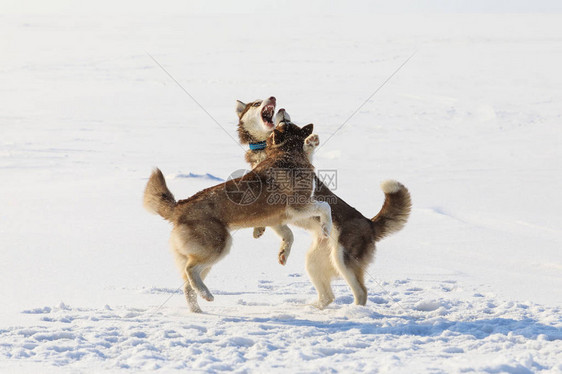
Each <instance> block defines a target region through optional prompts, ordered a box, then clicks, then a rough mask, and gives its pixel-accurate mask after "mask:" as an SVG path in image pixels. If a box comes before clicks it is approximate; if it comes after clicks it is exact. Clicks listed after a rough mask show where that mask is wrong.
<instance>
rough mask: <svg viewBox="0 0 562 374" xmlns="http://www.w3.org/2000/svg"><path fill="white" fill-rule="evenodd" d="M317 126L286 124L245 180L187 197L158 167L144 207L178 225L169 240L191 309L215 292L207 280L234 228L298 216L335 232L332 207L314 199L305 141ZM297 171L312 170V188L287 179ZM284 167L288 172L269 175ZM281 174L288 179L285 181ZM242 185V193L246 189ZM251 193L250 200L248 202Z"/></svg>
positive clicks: (269, 141)
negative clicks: (275, 196) (280, 198)
mask: <svg viewBox="0 0 562 374" xmlns="http://www.w3.org/2000/svg"><path fill="white" fill-rule="evenodd" d="M312 129H313V125H312V124H310V125H307V126H305V127H303V128H302V129H301V128H300V127H298V126H296V125H294V124H289V123H287V124H282V125H281V126H278V127H277V128H275V129H273V132H272V134H271V135H270V136H269V137H268V138H267V148H266V158H265V160H264V161H263V162H261V163H260V164H259V165H258V166H256V167H255V168H254V169H253V170H252V171H251V172H250V173H248V174H246V175H244V176H243V177H241V178H237V179H232V180H229V181H227V182H225V183H222V184H219V185H216V186H214V187H211V188H207V189H205V190H203V191H200V192H198V193H197V194H195V195H193V196H191V197H190V198H188V199H186V200H180V201H176V200H175V198H174V195H173V194H172V193H171V192H170V190H169V189H168V187H167V186H166V181H165V179H164V176H163V175H162V172H161V171H160V170H158V169H156V170H154V172H153V173H152V175H151V176H150V179H149V181H148V184H147V185H146V189H145V192H144V206H145V207H146V208H147V209H148V210H149V211H150V212H152V213H155V214H159V215H160V216H162V217H163V218H164V219H166V220H168V221H170V222H171V223H172V224H173V226H174V227H173V229H172V234H171V238H170V244H171V246H172V251H173V253H174V256H175V260H176V264H177V265H178V267H179V268H180V270H181V272H182V276H183V279H184V280H185V281H186V283H185V286H184V294H185V297H186V299H187V303H188V305H189V308H190V309H191V311H192V312H201V308H200V307H199V304H198V303H197V295H199V296H201V297H202V298H203V299H205V300H207V301H212V300H213V295H212V294H211V292H210V291H209V289H208V288H207V286H206V285H205V284H204V283H203V280H204V279H205V276H206V275H207V274H208V273H209V270H210V269H211V267H212V266H213V265H214V264H215V263H216V262H217V261H219V260H220V259H222V258H223V257H224V256H225V255H226V254H227V253H228V252H229V250H230V245H231V241H232V237H231V235H230V231H231V230H234V229H239V228H244V227H255V226H276V225H281V224H286V223H289V222H293V221H295V220H299V219H309V218H310V219H312V218H313V217H315V218H317V219H318V224H317V225H318V226H319V227H321V228H320V229H319V230H320V231H321V232H322V234H320V235H321V236H324V237H327V236H328V235H329V233H330V232H331V227H332V219H331V214H330V206H329V205H328V204H326V203H324V202H317V201H314V200H313V199H311V197H312V193H313V188H312V178H313V176H314V168H313V166H312V164H311V163H310V162H309V161H308V158H307V157H306V155H305V153H304V150H303V145H304V140H305V138H307V137H308V136H309V135H310V134H311V133H312ZM293 169H305V170H309V171H310V173H309V178H310V179H311V180H310V183H309V184H308V185H310V188H309V189H308V190H307V189H305V188H302V185H300V186H301V188H298V189H296V188H294V184H293V183H289V184H288V183H285V181H286V179H285V178H292V176H293V173H291V171H292V170H293ZM271 170H277V171H279V170H281V171H284V172H285V174H286V175H284V176H281V177H279V176H278V174H273V175H272V173H270V171H271ZM276 178H283V180H282V181H281V182H280V181H279V180H278V179H276ZM264 183H267V185H268V186H270V187H271V186H273V187H274V188H272V190H273V191H275V192H276V193H279V194H282V195H283V196H286V197H287V200H286V201H277V202H271V200H269V199H268V197H269V195H270V194H271V192H269V191H270V189H269V188H268V189H265V188H263V189H262V185H263V184H264ZM241 189H242V190H243V191H241ZM248 195H251V196H253V197H254V199H253V200H252V201H251V202H249V203H248V202H247V201H245V200H244V198H245V197H247V196H248Z"/></svg>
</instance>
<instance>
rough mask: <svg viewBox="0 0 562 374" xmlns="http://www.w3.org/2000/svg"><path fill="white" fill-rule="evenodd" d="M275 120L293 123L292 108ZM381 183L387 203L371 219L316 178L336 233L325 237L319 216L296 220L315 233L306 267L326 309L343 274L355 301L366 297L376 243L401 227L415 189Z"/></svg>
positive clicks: (361, 301) (316, 192) (362, 301)
mask: <svg viewBox="0 0 562 374" xmlns="http://www.w3.org/2000/svg"><path fill="white" fill-rule="evenodd" d="M276 122H281V124H280V125H282V124H283V123H284V124H290V123H292V122H291V120H290V117H289V115H288V113H286V112H285V111H281V110H280V111H279V113H278V115H277V116H276ZM255 140H256V141H260V140H261V138H256V139H255ZM381 188H382V191H383V192H384V194H385V201H384V204H383V206H382V209H381V210H380V212H379V213H378V214H377V215H376V216H375V217H373V218H372V219H369V218H366V217H365V216H363V215H362V214H361V213H360V212H358V211H357V210H356V209H354V208H353V207H352V206H350V205H349V204H347V203H346V202H345V201H343V200H342V199H341V198H340V197H338V196H337V195H336V194H334V193H333V192H332V191H330V189H329V188H328V187H326V185H325V184H324V183H322V181H321V180H320V179H318V178H315V189H314V192H313V195H314V199H315V200H316V201H324V202H328V203H329V205H330V208H331V214H332V221H333V224H334V227H333V230H332V234H331V235H330V237H328V238H326V237H324V236H323V235H322V230H321V226H320V224H319V221H318V220H317V219H315V218H307V219H302V220H298V221H296V222H294V224H295V225H296V226H299V227H302V228H304V229H307V230H309V231H311V232H312V233H313V242H312V245H311V247H310V249H309V250H308V252H307V254H306V270H307V272H308V275H309V277H310V279H311V280H312V283H313V284H314V287H315V288H316V291H317V293H318V301H317V302H316V303H315V306H317V307H318V308H320V309H323V308H325V307H326V306H327V305H329V304H330V303H331V302H332V301H334V294H333V292H332V287H331V281H332V279H333V278H335V277H337V276H341V277H343V278H344V279H345V280H346V282H347V284H348V285H349V286H350V287H351V290H352V292H353V297H354V302H355V304H359V305H365V303H366V302H367V288H366V287H365V281H364V278H365V270H366V268H367V266H368V265H369V263H370V262H371V261H372V260H373V258H374V254H375V243H376V242H378V241H379V240H381V239H382V238H384V237H386V236H388V235H391V234H393V233H395V232H397V231H399V230H401V229H402V228H403V227H404V225H405V224H406V222H407V220H408V217H409V215H410V210H411V206H412V203H411V199H410V193H409V192H408V190H407V189H406V187H404V186H403V185H402V184H400V183H399V182H397V181H393V180H388V181H385V182H383V183H382V184H381Z"/></svg>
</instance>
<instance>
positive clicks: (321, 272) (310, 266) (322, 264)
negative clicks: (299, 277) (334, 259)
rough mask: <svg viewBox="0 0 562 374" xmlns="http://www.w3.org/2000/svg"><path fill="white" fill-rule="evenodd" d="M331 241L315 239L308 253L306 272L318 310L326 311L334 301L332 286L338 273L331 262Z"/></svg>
mask: <svg viewBox="0 0 562 374" xmlns="http://www.w3.org/2000/svg"><path fill="white" fill-rule="evenodd" d="M329 241H330V239H327V238H318V237H315V238H314V241H313V242H312V245H311V246H310V249H309V250H308V252H307V253H306V271H307V273H308V276H309V277H310V280H311V281H312V284H313V285H314V288H316V292H317V293H318V300H317V301H316V303H314V306H316V307H317V308H318V309H324V308H325V307H326V306H328V305H329V304H330V303H331V302H332V301H334V293H333V292H332V287H331V285H330V283H331V280H332V277H333V276H334V275H336V271H335V269H334V268H333V266H332V263H331V261H330V242H329Z"/></svg>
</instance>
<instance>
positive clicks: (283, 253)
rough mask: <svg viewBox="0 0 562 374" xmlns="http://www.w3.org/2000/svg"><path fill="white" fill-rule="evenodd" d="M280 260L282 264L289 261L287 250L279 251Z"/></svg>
mask: <svg viewBox="0 0 562 374" xmlns="http://www.w3.org/2000/svg"><path fill="white" fill-rule="evenodd" d="M278 260H279V263H280V264H281V265H285V264H286V263H287V256H285V251H280V252H279V255H278Z"/></svg>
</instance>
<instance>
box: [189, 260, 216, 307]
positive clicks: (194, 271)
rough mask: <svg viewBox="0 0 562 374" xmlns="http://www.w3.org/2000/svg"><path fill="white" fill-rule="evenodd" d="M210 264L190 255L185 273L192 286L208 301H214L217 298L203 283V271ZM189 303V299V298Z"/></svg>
mask: <svg viewBox="0 0 562 374" xmlns="http://www.w3.org/2000/svg"><path fill="white" fill-rule="evenodd" d="M207 267H208V264H203V263H199V262H198V261H197V259H196V258H195V257H190V258H188V260H187V263H186V265H185V274H186V276H187V279H188V280H189V283H190V285H191V287H192V288H193V289H194V290H195V291H197V293H198V294H199V295H200V296H201V297H202V298H203V299H205V300H207V301H213V300H214V299H215V298H214V297H213V295H212V294H211V291H209V289H208V288H207V286H206V285H205V283H203V278H204V277H202V273H203V272H204V271H205V270H206V268H207ZM188 303H189V300H188Z"/></svg>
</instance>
